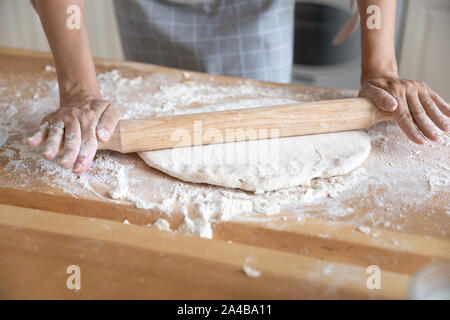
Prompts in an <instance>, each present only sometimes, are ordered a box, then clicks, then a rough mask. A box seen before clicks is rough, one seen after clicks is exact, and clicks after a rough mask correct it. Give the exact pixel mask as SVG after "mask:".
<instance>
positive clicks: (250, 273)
mask: <svg viewBox="0 0 450 320" xmlns="http://www.w3.org/2000/svg"><path fill="white" fill-rule="evenodd" d="M251 263H253V259H252V258H251V257H248V258H247V259H245V261H244V265H243V266H242V270H243V271H244V273H245V275H246V276H247V277H249V278H258V277H260V276H261V271H259V270H256V269H255V268H253V267H251V266H250V265H249V264H251Z"/></svg>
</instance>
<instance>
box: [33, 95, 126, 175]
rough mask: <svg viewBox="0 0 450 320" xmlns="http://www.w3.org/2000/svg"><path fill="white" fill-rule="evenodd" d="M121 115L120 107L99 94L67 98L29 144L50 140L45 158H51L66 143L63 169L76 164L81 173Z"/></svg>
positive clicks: (75, 167) (35, 145)
mask: <svg viewBox="0 0 450 320" xmlns="http://www.w3.org/2000/svg"><path fill="white" fill-rule="evenodd" d="M119 116H120V115H119V110H118V109H117V108H116V106H115V105H114V104H113V103H112V102H110V101H105V100H102V99H101V98H100V97H99V96H98V95H94V96H92V95H88V96H83V97H81V98H77V97H74V98H69V99H65V101H64V102H63V103H61V107H60V108H59V109H58V110H56V111H55V112H52V113H50V114H48V115H47V116H45V117H44V119H43V120H42V122H41V127H40V129H39V131H38V132H36V133H35V134H34V135H33V136H32V137H30V138H28V140H27V144H28V145H29V146H31V147H37V146H39V145H40V144H41V143H43V142H44V141H46V147H45V149H44V152H43V157H44V158H45V159H47V160H51V159H53V158H54V157H55V156H56V155H57V154H58V151H59V150H60V148H61V145H63V146H64V151H63V154H62V156H61V158H60V159H59V161H58V164H59V165H60V166H61V167H63V168H69V167H70V166H72V165H74V166H73V172H74V173H77V174H81V173H83V172H85V171H86V170H87V169H88V168H89V166H90V165H91V163H92V160H93V159H94V156H95V153H96V151H97V147H98V141H105V142H106V141H108V140H109V139H110V138H111V136H112V134H113V132H114V129H115V127H116V125H117V122H118V120H119ZM97 139H98V140H97Z"/></svg>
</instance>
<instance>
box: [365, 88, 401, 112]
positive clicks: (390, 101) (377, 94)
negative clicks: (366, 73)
mask: <svg viewBox="0 0 450 320" xmlns="http://www.w3.org/2000/svg"><path fill="white" fill-rule="evenodd" d="M359 96H360V97H366V98H368V99H369V100H371V101H372V102H373V103H374V104H375V105H376V106H377V108H379V109H381V110H383V111H388V112H393V111H395V110H396V109H397V106H398V102H397V99H395V98H394V97H393V96H392V95H391V94H390V93H389V92H387V91H386V90H384V89H382V88H379V87H377V86H374V85H373V84H371V83H368V84H366V85H364V86H363V87H362V88H361V90H360V91H359Z"/></svg>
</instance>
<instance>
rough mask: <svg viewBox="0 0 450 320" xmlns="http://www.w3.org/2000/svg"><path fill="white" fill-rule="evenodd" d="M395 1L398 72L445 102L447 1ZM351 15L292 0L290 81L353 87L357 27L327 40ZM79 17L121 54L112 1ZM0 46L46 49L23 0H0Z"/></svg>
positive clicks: (107, 49) (338, 5)
mask: <svg viewBox="0 0 450 320" xmlns="http://www.w3.org/2000/svg"><path fill="white" fill-rule="evenodd" d="M281 1H282V0H281ZM397 3H398V9H397V30H396V48H397V59H398V63H399V71H400V76H401V77H404V78H409V79H415V80H418V81H425V82H427V83H428V84H429V85H430V86H431V87H433V88H434V89H435V90H436V91H438V92H439V93H440V94H441V95H442V96H443V97H444V98H445V99H446V100H447V101H449V100H450V64H449V57H450V35H449V32H450V1H449V0H398V1H397ZM351 15H352V12H351V11H350V8H349V1H347V0H298V1H297V2H296V10H295V20H296V23H295V38H296V41H295V52H294V69H293V74H292V82H295V83H304V84H311V85H319V86H329V87H337V88H351V89H358V88H359V73H360V66H359V65H360V49H359V30H358V31H357V32H356V33H354V34H353V35H352V36H351V37H350V38H348V39H347V40H346V41H345V42H344V43H342V44H340V45H338V46H333V45H332V44H331V41H332V39H333V37H334V36H335V35H336V33H337V32H338V30H339V28H340V27H341V26H342V25H343V24H344V23H345V21H346V20H347V19H348V18H349V17H351ZM85 16H86V23H87V28H88V31H89V38H90V42H91V46H92V51H93V54H94V56H95V57H98V58H113V59H123V53H122V47H121V44H120V39H119V34H118V30H117V24H116V20H115V14H114V6H113V3H112V0H87V1H85ZM300 39H301V40H300ZM0 46H7V47H15V48H24V49H30V50H39V51H49V48H48V44H47V41H46V39H45V35H44V33H43V31H42V28H41V25H40V22H39V18H38V17H37V15H36V14H35V12H34V11H33V9H32V7H31V5H30V3H29V1H28V0H0Z"/></svg>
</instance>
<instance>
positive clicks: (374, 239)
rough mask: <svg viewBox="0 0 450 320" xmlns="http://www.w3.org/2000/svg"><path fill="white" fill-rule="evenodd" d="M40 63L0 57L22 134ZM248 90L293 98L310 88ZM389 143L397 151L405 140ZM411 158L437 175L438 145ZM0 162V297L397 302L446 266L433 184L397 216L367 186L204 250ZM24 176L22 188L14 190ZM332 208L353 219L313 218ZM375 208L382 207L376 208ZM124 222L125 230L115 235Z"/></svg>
mask: <svg viewBox="0 0 450 320" xmlns="http://www.w3.org/2000/svg"><path fill="white" fill-rule="evenodd" d="M96 63H97V70H98V72H103V71H107V70H111V69H118V70H120V71H121V72H123V73H124V74H130V75H143V76H145V75H149V74H155V73H161V74H168V75H174V74H182V73H183V71H181V70H174V69H168V68H162V67H158V66H151V65H145V64H139V63H130V62H122V61H110V60H97V62H96ZM48 64H51V59H50V58H49V56H48V55H47V54H43V53H37V52H29V51H23V50H16V49H8V48H0V75H1V82H0V87H1V88H3V91H2V92H1V93H0V97H1V98H2V100H1V101H0V102H1V103H3V104H0V106H1V105H3V106H5V105H6V104H8V103H12V104H14V105H15V106H16V107H17V108H18V109H19V113H18V114H17V117H18V119H19V121H27V124H28V123H29V126H30V130H31V128H32V126H35V125H36V124H37V123H39V121H40V119H28V118H27V114H26V110H23V109H21V104H20V103H21V101H24V99H30V98H31V97H32V96H33V94H35V91H34V90H33V89H34V88H35V87H36V79H50V78H51V77H53V78H54V73H51V74H47V73H46V74H43V70H44V66H46V65H48ZM192 78H193V79H194V80H195V81H205V82H209V83H217V84H218V85H223V84H230V83H235V82H237V81H240V80H239V79H235V78H230V77H222V76H210V75H204V74H199V73H192ZM252 83H253V84H254V85H255V86H263V87H270V88H273V87H283V88H286V89H287V90H290V91H292V92H294V93H298V92H304V91H307V90H316V89H318V88H314V87H306V86H299V85H281V84H273V83H264V82H256V81H254V82H252ZM18 88H21V91H22V92H25V93H24V94H22V95H21V96H20V97H16V96H15V95H14V90H18ZM24 88H28V89H29V90H28V91H27V90H24ZM320 90H326V91H327V92H329V93H330V94H332V93H333V92H334V90H333V89H320ZM9 130H10V134H9V135H10V137H9V139H8V141H7V143H6V145H5V146H4V147H3V150H5V148H8V144H10V143H13V142H14V141H16V143H17V141H18V140H17V139H22V138H23V137H22V135H21V134H19V133H18V132H15V131H14V128H9ZM15 139H16V140H15ZM401 143H404V144H405V145H407V141H406V139H404V141H403V140H402V141H401ZM405 148H406V147H405ZM421 148H422V149H420V150H421V151H420V152H421V156H422V157H424V158H425V157H429V158H430V159H436V161H435V162H440V163H441V164H442V163H443V164H444V167H445V166H448V165H449V162H448V156H449V146H448V145H445V144H443V145H442V146H440V147H439V148H437V149H436V148H435V147H431V146H429V145H427V146H424V147H421ZM0 151H1V150H0ZM380 152H382V151H380V150H379V148H377V146H373V150H372V153H373V155H371V157H370V158H369V160H368V161H366V163H365V164H364V167H365V168H366V170H367V171H368V172H371V170H374V167H379V166H380V159H378V158H377V154H378V153H380ZM391 152H395V151H391ZM109 156H110V157H115V158H117V159H120V160H121V161H126V162H127V163H133V165H135V167H136V168H135V169H133V170H137V172H138V173H139V174H141V175H143V177H144V178H146V179H144V180H145V181H146V182H145V183H147V184H149V185H148V186H146V188H148V189H149V190H153V189H155V190H157V189H156V187H155V186H152V185H151V182H148V181H155V183H158V184H160V185H159V187H160V188H164V187H161V185H162V186H170V185H172V184H174V183H179V181H177V180H176V179H174V178H171V177H168V176H166V175H165V174H163V173H161V172H159V171H157V170H154V169H149V168H147V167H146V166H145V164H143V162H142V160H140V159H139V158H138V157H137V156H136V155H134V154H131V155H119V154H116V153H114V152H111V153H109ZM9 161H10V156H9V154H8V153H7V152H3V153H2V152H0V172H1V173H0V204H1V205H0V229H1V231H0V237H1V238H2V239H1V241H0V247H1V248H0V252H2V254H1V257H0V297H2V298H74V299H77V298H163V299H164V298H187V299H188V298H194V299H195V298H206V299H208V298H217V299H240V298H274V299H278V298H283V299H284V298H286V299H299V298H327V299H330V298H331V299H338V298H364V299H365V298H388V299H390V298H400V299H403V298H407V297H408V286H409V281H410V278H411V276H412V275H413V274H414V273H415V272H417V271H418V270H419V269H421V268H422V267H423V266H425V265H426V264H428V263H430V262H436V261H437V262H439V261H444V262H448V261H449V260H450V239H449V232H448V231H450V218H449V215H448V210H449V195H450V193H449V188H448V186H447V185H445V183H444V184H442V185H439V184H438V185H437V188H439V189H438V191H437V192H434V193H433V194H431V195H430V196H429V197H427V198H423V200H421V201H418V202H416V203H413V204H411V205H410V206H408V208H407V212H406V213H405V212H400V211H396V206H395V205H396V201H395V200H392V199H391V198H390V197H388V193H389V190H384V189H383V188H382V187H380V186H379V185H377V186H375V185H373V186H372V185H369V187H370V188H371V190H372V191H373V194H365V195H362V194H358V193H357V191H354V192H353V193H350V194H348V195H347V196H346V197H345V199H344V200H338V199H326V200H324V202H323V204H317V203H315V204H299V205H298V206H297V207H295V208H285V209H283V212H282V214H279V215H277V216H275V218H274V216H271V217H270V219H269V220H265V219H264V217H259V218H260V219H257V220H255V221H227V222H222V223H217V224H214V226H213V231H214V237H213V240H208V239H202V238H199V237H196V236H185V235H183V234H180V233H174V232H167V231H160V230H156V229H154V228H148V227H144V226H143V225H145V224H147V223H152V222H154V221H155V220H156V219H157V218H158V217H159V216H160V215H161V213H160V212H159V211H158V210H144V209H138V208H136V207H135V206H134V205H133V204H131V203H117V202H115V201H108V199H105V197H100V196H98V195H96V194H93V193H92V192H82V193H80V194H77V195H75V196H74V195H73V194H72V195H71V194H68V193H67V192H65V191H64V190H62V189H61V188H58V187H57V186H55V185H50V184H49V183H48V182H45V181H43V180H42V177H41V176H40V173H39V170H36V171H35V172H32V173H30V172H29V171H28V172H26V173H25V172H20V170H11V168H10V167H9V166H8V163H9ZM383 165H384V164H383ZM387 165H388V164H386V166H387ZM436 168H437V167H436ZM436 168H434V169H433V170H438V169H436ZM440 173H441V172H440ZM25 174H26V175H27V179H28V181H31V182H28V183H23V184H20V183H18V181H22V180H23V178H24V175H25ZM411 174H413V173H411ZM425 182H426V181H425ZM410 183H411V181H407V179H406V178H405V180H399V181H395V184H398V187H399V188H400V189H401V188H406V189H408V188H409V184H410ZM152 188H153V189H152ZM417 188H419V186H417ZM99 190H101V189H99ZM159 190H160V189H159ZM102 192H104V193H106V192H107V190H106V191H105V190H101V193H102ZM155 192H156V191H155ZM402 192H403V191H402ZM385 193H386V194H385ZM419 199H422V198H420V197H419ZM336 201H342V202H345V203H346V204H347V206H349V207H352V208H353V209H352V210H353V213H352V214H351V215H346V216H344V217H331V216H330V215H327V214H322V213H324V212H326V211H327V210H329V208H328V207H329V206H331V205H332V204H333V203H335V202H336ZM380 201H382V202H383V203H384V206H383V207H381V209H380V204H379V203H380ZM385 207H386V208H390V212H389V217H390V220H389V222H390V223H389V224H387V223H385V224H374V225H371V226H370V232H368V233H366V232H361V228H358V223H359V222H361V221H362V222H365V223H366V224H367V218H366V217H368V216H369V215H370V214H371V213H372V214H371V215H370V216H371V217H372V218H373V217H374V215H375V217H378V216H377V215H381V214H382V213H383V212H381V211H383V208H385ZM300 209H301V211H302V212H303V211H304V210H308V213H309V214H308V216H307V218H306V219H303V220H302V221H301V222H299V221H298V219H297V216H298V213H299V210H300ZM375 209H377V210H378V211H376V212H375V211H374V210H375ZM380 210H381V211H380ZM380 212H381V213H380ZM255 215H256V214H255ZM277 217H279V219H277ZM125 219H127V220H128V221H129V222H130V223H131V224H130V225H126V224H123V223H122V221H124V220H125ZM179 219H180V215H177V214H176V212H175V213H174V215H173V218H172V219H169V220H170V223H171V225H172V227H175V226H176V225H177V224H179V223H180V221H179ZM371 221H373V219H372V220H371ZM355 222H357V223H355ZM398 226H401V228H399V227H398ZM249 258H251V259H250V260H249ZM246 264H248V265H249V266H251V267H252V268H253V269H255V270H258V271H260V272H261V275H260V276H259V277H255V278H253V277H249V276H247V275H246V273H245V272H244V270H243V266H244V265H246ZM69 265H78V266H79V267H80V269H81V272H82V284H81V285H82V288H81V290H78V291H72V290H68V289H67V288H66V279H67V277H68V276H69V275H68V274H66V268H67V267H68V266H69ZM370 265H377V266H379V267H380V269H381V289H375V290H369V289H368V288H367V286H366V281H367V278H368V277H369V275H370V274H367V273H366V270H367V268H368V267H369V266H370Z"/></svg>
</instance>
